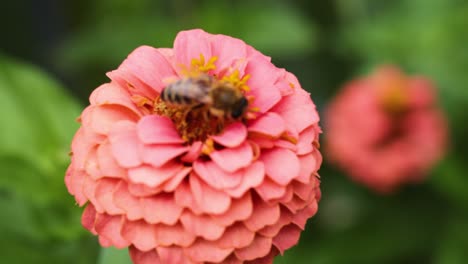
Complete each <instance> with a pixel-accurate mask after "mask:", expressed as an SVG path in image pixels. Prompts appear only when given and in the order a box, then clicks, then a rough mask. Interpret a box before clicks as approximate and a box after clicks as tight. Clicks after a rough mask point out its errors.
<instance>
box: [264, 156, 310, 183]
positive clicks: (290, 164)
mask: <svg viewBox="0 0 468 264" xmlns="http://www.w3.org/2000/svg"><path fill="white" fill-rule="evenodd" d="M260 160H262V161H263V163H264V164H265V170H266V174H267V175H268V176H269V178H270V179H272V180H273V181H274V182H276V183H278V184H280V185H286V184H288V183H289V182H290V181H291V180H292V179H294V178H296V177H297V176H298V175H299V172H300V168H301V164H300V162H299V159H298V158H297V156H296V155H295V154H294V153H293V152H292V151H290V150H287V149H280V148H275V149H272V150H267V151H265V152H263V153H262V155H261V156H260Z"/></svg>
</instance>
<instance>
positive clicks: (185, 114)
mask: <svg viewBox="0 0 468 264" xmlns="http://www.w3.org/2000/svg"><path fill="white" fill-rule="evenodd" d="M201 107H203V104H197V105H193V106H191V107H188V108H187V109H186V110H185V111H184V116H183V119H182V120H185V121H187V116H188V114H189V113H190V112H192V111H195V110H197V109H199V108H201Z"/></svg>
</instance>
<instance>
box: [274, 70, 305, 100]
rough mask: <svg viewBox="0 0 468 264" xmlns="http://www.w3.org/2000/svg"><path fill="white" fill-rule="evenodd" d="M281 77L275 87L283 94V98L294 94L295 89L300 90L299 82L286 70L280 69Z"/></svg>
mask: <svg viewBox="0 0 468 264" xmlns="http://www.w3.org/2000/svg"><path fill="white" fill-rule="evenodd" d="M280 71H281V74H280V77H279V78H278V79H277V80H276V82H275V86H276V87H277V88H278V90H279V91H280V93H281V96H287V95H290V94H292V93H294V89H297V88H300V87H301V86H300V85H299V82H298V80H297V78H296V76H294V75H293V74H291V73H289V72H287V71H286V70H285V69H280Z"/></svg>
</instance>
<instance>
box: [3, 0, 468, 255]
mask: <svg viewBox="0 0 468 264" xmlns="http://www.w3.org/2000/svg"><path fill="white" fill-rule="evenodd" d="M24 1H26V0H24ZM66 7H67V8H65V9H64V11H63V14H62V15H63V16H64V17H66V19H67V21H72V23H70V24H71V25H72V26H70V28H68V29H67V34H64V35H63V36H62V38H61V41H58V42H57V43H54V48H53V49H52V48H51V49H50V50H51V53H50V54H49V53H48V54H47V56H48V57H47V58H48V61H47V62H48V65H51V66H52V67H51V69H52V70H53V71H54V72H55V73H57V75H58V76H59V77H60V78H62V79H64V80H65V81H66V83H67V84H68V88H71V89H72V90H73V92H74V94H75V95H76V96H77V98H78V99H79V100H80V101H81V102H83V103H84V102H85V100H86V98H87V97H88V96H89V94H90V92H91V90H93V89H94V88H95V87H97V86H98V85H99V84H101V83H103V82H107V81H108V80H107V78H106V76H105V72H107V71H109V70H112V69H114V68H116V67H117V66H118V64H119V63H120V62H121V61H122V60H123V59H124V58H125V57H126V56H127V55H128V53H129V52H131V51H132V50H133V49H134V48H136V47H137V46H139V45H143V44H147V45H152V46H156V47H171V46H172V42H173V39H174V37H175V35H176V34H177V32H178V31H179V30H183V29H189V28H197V27H200V28H203V29H205V30H207V31H209V32H211V33H223V34H228V35H232V36H234V37H238V38H241V39H243V40H244V41H246V42H247V43H249V44H251V45H253V46H254V47H255V48H257V49H259V50H260V51H262V52H263V53H265V54H267V55H269V56H271V57H272V60H273V62H274V63H275V64H276V65H278V66H280V67H285V68H287V69H288V70H289V71H291V72H293V73H295V74H296V75H297V77H298V78H299V80H300V81H301V83H302V85H303V87H304V88H305V89H308V90H309V91H310V92H311V94H312V97H313V99H314V102H315V103H316V104H317V105H318V107H319V110H320V111H322V110H323V108H324V107H325V106H326V104H327V102H328V101H329V100H330V99H331V98H332V97H333V96H334V95H335V94H336V93H337V92H338V90H339V88H340V86H341V85H342V84H343V83H344V82H345V81H346V80H350V79H352V78H355V77H356V76H357V75H360V74H365V73H367V72H369V71H370V70H371V69H372V68H373V67H374V66H376V65H377V64H382V63H393V64H396V65H399V66H400V67H402V68H403V69H404V70H406V71H407V72H408V73H410V74H423V75H426V76H429V77H430V78H431V79H432V80H433V81H434V83H435V85H436V87H437V88H438V92H439V94H440V100H441V105H442V106H443V108H444V110H445V112H446V113H447V116H448V120H449V124H450V128H451V142H452V143H451V149H450V151H449V153H448V155H447V157H446V158H445V159H444V160H443V161H442V162H441V163H440V164H439V165H438V166H437V167H436V168H435V169H434V171H433V172H432V173H431V175H430V177H429V179H428V181H427V182H426V183H424V184H421V185H416V186H406V187H404V188H402V189H401V190H400V191H399V192H397V193H395V194H393V195H389V196H378V195H376V194H374V193H372V192H371V191H369V190H367V189H365V188H364V187H361V186H358V185H356V184H354V183H353V182H351V181H350V180H349V179H348V178H347V177H346V176H345V175H344V174H343V172H341V171H337V170H335V169H334V168H332V167H331V166H330V165H329V164H327V163H326V154H325V164H324V165H323V167H322V169H321V175H322V193H323V197H322V201H321V203H320V209H319V211H318V214H317V215H316V217H314V218H313V219H311V220H310V222H309V225H308V227H307V229H306V230H305V231H304V233H303V235H302V237H301V241H300V243H299V245H298V246H297V247H295V248H293V249H291V250H290V251H287V252H286V253H285V256H282V257H278V259H277V260H276V261H275V263H276V264H302V263H304V264H306V263H307V264H308V263H315V264H341V263H346V264H349V263H351V264H352V263H360V264H363V263H372V264H373V263H392V264H393V263H433V264H462V263H465V262H466V261H467V260H468V176H467V172H468V165H467V163H466V162H465V161H466V160H468V139H467V137H466V136H465V135H467V134H468V125H467V123H466V117H465V111H464V110H465V109H464V108H465V107H466V105H467V104H468V89H467V88H466V87H465V86H466V84H467V83H468V74H466V69H468V48H467V47H468V46H467V43H468V16H467V14H468V2H467V1H463V0H394V1H386V0H372V1H371V0H349V1H348V0H334V1H306V0H296V1H287V0H272V1H264V0H249V1H247V0H239V1H224V2H221V1H215V0H199V1H188V0H175V1H151V0H135V1H126V0H100V1H70V2H69V6H66ZM33 31H34V29H33V30H32V31H31V32H29V33H30V34H33ZM25 34H27V32H26V33H25ZM26 39H27V38H26ZM20 44H22V43H20ZM19 46H20V47H22V48H24V47H27V45H24V44H23V45H19ZM0 109H1V112H2V113H3V114H2V115H0V121H1V122H2V129H0V175H1V177H0V212H2V216H3V217H2V218H1V219H0V233H1V238H0V256H2V263H3V262H5V263H65V262H66V263H99V264H110V263H112V264H116V263H122V264H123V263H128V262H129V260H128V256H127V253H126V250H124V251H118V250H115V249H103V250H102V253H101V255H100V256H99V257H98V255H97V251H98V250H99V246H98V244H97V242H96V239H95V238H92V237H91V236H90V235H89V234H88V233H87V232H85V231H83V228H82V227H81V224H80V223H79V222H80V213H81V209H79V208H77V207H76V206H74V201H73V199H72V198H71V197H70V196H69V195H68V194H67V192H66V189H65V186H64V184H63V177H64V173H65V169H66V166H67V164H68V162H69V159H68V156H67V152H68V149H69V144H70V141H71V137H72V136H73V133H74V132H75V130H76V128H77V124H76V122H74V120H75V118H76V117H77V116H78V115H79V112H80V111H81V107H79V105H78V104H77V103H76V102H75V100H73V99H72V98H70V97H69V96H68V95H67V94H66V93H65V92H64V90H63V88H62V87H60V86H59V85H58V84H57V83H55V82H54V81H51V80H50V78H48V77H47V76H46V74H44V73H42V72H40V71H38V70H37V69H35V68H32V67H30V66H26V65H24V64H20V63H17V62H14V61H12V60H11V59H7V58H4V57H1V58H0ZM362 118H365V117H362ZM324 122H326V120H324ZM324 136H326V131H325V133H324Z"/></svg>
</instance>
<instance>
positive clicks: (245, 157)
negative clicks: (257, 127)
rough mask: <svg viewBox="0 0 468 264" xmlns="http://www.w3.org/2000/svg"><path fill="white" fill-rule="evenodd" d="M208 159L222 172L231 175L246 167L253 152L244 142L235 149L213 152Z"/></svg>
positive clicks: (250, 160)
mask: <svg viewBox="0 0 468 264" xmlns="http://www.w3.org/2000/svg"><path fill="white" fill-rule="evenodd" d="M210 158H211V159H212V160H213V161H214V162H216V164H217V165H218V166H219V167H221V168H222V169H223V170H225V171H227V172H231V173H232V172H235V171H237V170H239V169H241V168H244V167H246V166H248V165H249V164H250V163H251V162H252V159H253V152H252V147H251V146H250V144H249V143H248V142H244V144H242V145H240V146H238V147H235V148H225V149H222V150H218V151H214V152H212V153H211V154H210Z"/></svg>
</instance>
